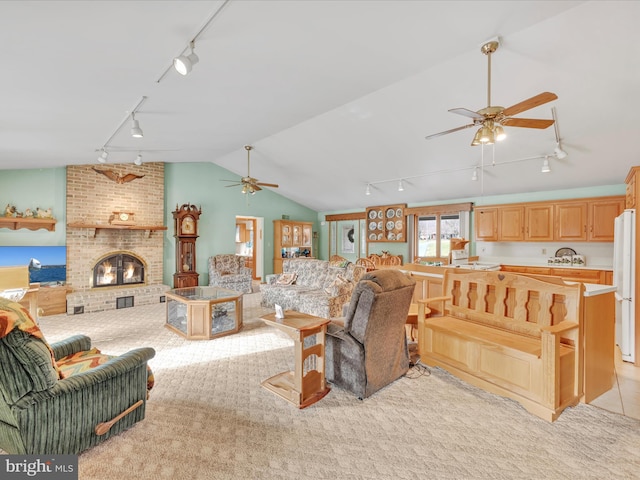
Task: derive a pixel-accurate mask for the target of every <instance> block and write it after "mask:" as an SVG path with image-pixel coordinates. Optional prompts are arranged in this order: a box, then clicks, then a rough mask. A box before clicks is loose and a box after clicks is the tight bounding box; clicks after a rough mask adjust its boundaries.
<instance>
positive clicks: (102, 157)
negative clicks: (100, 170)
mask: <svg viewBox="0 0 640 480" xmlns="http://www.w3.org/2000/svg"><path fill="white" fill-rule="evenodd" d="M108 157H109V152H107V151H106V150H105V149H104V148H103V149H102V153H101V154H100V156H99V157H98V161H99V162H100V163H106V162H107V158H108Z"/></svg>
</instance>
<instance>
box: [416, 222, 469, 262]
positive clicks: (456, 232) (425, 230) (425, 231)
mask: <svg viewBox="0 0 640 480" xmlns="http://www.w3.org/2000/svg"><path fill="white" fill-rule="evenodd" d="M417 224H418V228H416V231H417V234H418V235H417V236H418V238H417V241H416V246H417V252H416V255H415V256H417V257H448V256H449V251H450V244H451V239H452V238H460V237H461V231H462V229H461V223H460V214H458V213H456V214H442V215H440V214H435V215H425V216H418V217H417Z"/></svg>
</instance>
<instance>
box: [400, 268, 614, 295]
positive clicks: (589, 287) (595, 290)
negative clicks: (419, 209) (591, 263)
mask: <svg viewBox="0 0 640 480" xmlns="http://www.w3.org/2000/svg"><path fill="white" fill-rule="evenodd" d="M518 265H519V264H518ZM519 266H520V265H519ZM540 266H541V265H540ZM447 268H451V266H450V265H443V266H441V267H434V266H431V265H419V264H415V263H408V264H405V265H402V266H400V268H398V270H400V271H402V272H413V273H414V274H416V275H420V276H424V277H433V278H442V276H443V275H444V271H445V269H447ZM460 268H464V267H460ZM578 268H584V267H578ZM598 270H600V269H598ZM470 271H471V270H470ZM584 288H585V291H584V296H585V297H595V296H596V295H604V294H606V293H612V292H615V291H616V287H614V286H612V285H600V284H596V283H585V284H584Z"/></svg>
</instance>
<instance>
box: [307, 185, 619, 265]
mask: <svg viewBox="0 0 640 480" xmlns="http://www.w3.org/2000/svg"><path fill="white" fill-rule="evenodd" d="M625 193H626V185H625V184H620V185H605V186H599V187H584V188H573V189H567V190H552V191H546V192H528V193H519V194H511V195H491V196H482V197H467V198H457V199H452V200H447V201H446V202H442V201H437V202H424V203H411V204H407V206H408V207H423V206H430V205H442V204H444V203H446V204H453V203H468V202H471V203H473V204H474V205H478V206H480V205H500V204H505V203H519V202H542V201H546V200H566V199H572V198H588V197H606V196H610V195H624V194H625ZM376 205H384V200H381V201H379V202H376ZM361 211H363V210H341V211H335V212H319V213H318V224H319V225H320V243H321V244H322V245H324V248H322V249H320V257H321V258H325V259H326V258H327V252H328V251H329V222H325V220H324V219H325V215H336V214H339V213H353V212H361ZM473 218H474V217H473V212H471V222H470V225H469V231H470V232H472V236H473V231H474V230H473V228H474V227H473ZM354 223H357V222H354ZM382 250H386V251H389V252H390V253H391V254H393V255H402V256H403V258H404V260H405V262H406V261H407V259H410V258H411V255H410V252H409V244H408V243H398V242H390V243H384V242H379V243H378V242H376V243H375V246H372V247H370V248H369V253H380V252H381V251H382Z"/></svg>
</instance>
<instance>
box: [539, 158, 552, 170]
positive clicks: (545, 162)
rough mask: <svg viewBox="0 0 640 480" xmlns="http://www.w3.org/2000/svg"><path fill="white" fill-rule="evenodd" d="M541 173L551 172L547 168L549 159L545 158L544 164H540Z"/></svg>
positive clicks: (549, 168)
mask: <svg viewBox="0 0 640 480" xmlns="http://www.w3.org/2000/svg"><path fill="white" fill-rule="evenodd" d="M540 171H541V172H542V173H549V172H551V167H550V166H549V159H548V158H545V159H544V162H542V169H541V170H540Z"/></svg>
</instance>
